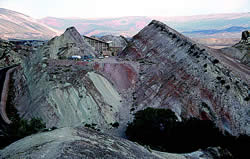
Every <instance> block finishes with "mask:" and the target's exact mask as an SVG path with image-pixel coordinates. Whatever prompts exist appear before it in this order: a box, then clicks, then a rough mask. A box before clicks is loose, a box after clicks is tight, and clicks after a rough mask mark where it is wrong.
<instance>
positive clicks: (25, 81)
mask: <svg viewBox="0 0 250 159" xmlns="http://www.w3.org/2000/svg"><path fill="white" fill-rule="evenodd" d="M78 37H79V38H78ZM68 44H70V45H71V46H72V47H65V48H64V47H63V46H65V45H68ZM60 48H64V50H63V53H62V54H63V56H66V55H67V56H69V55H74V54H77V55H86V54H87V53H93V52H92V51H93V50H91V48H89V47H88V45H85V41H83V40H82V38H80V35H79V33H77V32H76V30H75V29H74V28H69V29H67V30H66V32H65V33H64V34H63V35H61V36H60V37H56V38H54V39H52V40H51V41H49V42H48V43H47V44H45V45H44V46H43V47H41V48H40V49H39V50H38V51H37V52H35V53H34V54H33V55H31V56H29V57H28V58H27V59H26V60H25V61H24V62H23V63H22V65H21V66H20V67H19V68H18V69H17V70H18V71H16V72H15V73H14V77H13V78H14V79H15V83H14V86H15V90H14V92H16V93H15V97H14V101H13V103H15V106H16V108H17V109H18V112H19V114H20V116H21V117H24V118H26V119H29V118H32V117H40V118H42V120H43V121H44V122H46V125H47V127H53V126H55V127H65V126H75V125H79V124H82V125H84V124H90V125H94V126H95V127H96V129H101V130H103V131H106V130H107V131H108V130H109V129H110V128H113V127H112V124H114V123H116V122H118V123H119V124H120V126H119V128H121V129H125V127H126V124H127V118H130V114H129V110H130V108H128V107H126V105H124V104H125V101H123V99H124V95H126V92H131V89H133V87H134V86H135V82H136V79H137V74H138V73H137V72H138V71H137V70H138V68H137V67H134V66H133V64H134V63H135V62H119V61H117V60H115V59H113V60H112V59H108V60H96V61H92V62H85V61H75V60H58V54H57V52H58V50H60ZM130 94H131V93H130ZM127 114H128V115H127ZM123 133H124V131H123ZM119 134H120V133H119Z"/></svg>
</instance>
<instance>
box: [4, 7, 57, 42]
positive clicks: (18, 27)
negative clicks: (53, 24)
mask: <svg viewBox="0 0 250 159" xmlns="http://www.w3.org/2000/svg"><path fill="white" fill-rule="evenodd" d="M56 35H58V31H56V30H55V29H52V28H50V27H48V26H46V25H44V24H42V23H40V22H38V21H37V20H36V19H34V18H31V17H29V16H27V15H24V14H22V13H18V12H15V11H11V10H8V9H4V8H0V38H2V39H50V38H52V37H54V36H56Z"/></svg>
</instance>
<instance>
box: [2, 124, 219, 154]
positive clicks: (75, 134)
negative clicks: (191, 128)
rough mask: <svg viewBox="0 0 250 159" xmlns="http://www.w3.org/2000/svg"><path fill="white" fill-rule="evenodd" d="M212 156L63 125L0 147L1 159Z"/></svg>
mask: <svg viewBox="0 0 250 159" xmlns="http://www.w3.org/2000/svg"><path fill="white" fill-rule="evenodd" d="M213 154H215V153H214V152H213ZM213 156H214V155H213ZM213 156H212V153H209V152H206V151H204V152H203V151H196V152H193V153H190V154H170V153H165V152H158V151H153V150H151V149H150V148H146V147H143V146H141V145H139V144H136V143H133V142H131V141H128V140H125V139H122V138H118V137H113V136H110V135H106V134H102V133H99V132H96V131H94V130H91V129H86V128H81V127H77V128H70V127H65V128H61V129H57V130H54V131H51V132H44V133H40V134H36V135H32V136H29V137H26V138H24V139H21V140H19V141H17V142H15V143H13V144H11V145H9V146H8V147H6V148H5V149H3V150H0V158H5V159H16V158H22V159H28V158H36V159H42V158H46V159H63V158H65V159H71V158H72V159H82V158H91V159H92V158H93V159H103V158H116V159H135V158H136V159H190V158H202V159H209V158H212V157H213ZM218 157H219V155H218Z"/></svg>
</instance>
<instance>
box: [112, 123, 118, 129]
mask: <svg viewBox="0 0 250 159" xmlns="http://www.w3.org/2000/svg"><path fill="white" fill-rule="evenodd" d="M111 125H112V126H113V127H114V128H118V127H119V123H118V122H115V123H112V124H111Z"/></svg>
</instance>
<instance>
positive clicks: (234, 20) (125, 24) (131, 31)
mask: <svg viewBox="0 0 250 159" xmlns="http://www.w3.org/2000/svg"><path fill="white" fill-rule="evenodd" d="M152 19H156V20H160V21H162V22H164V23H166V24H167V25H169V26H170V27H172V28H174V29H175V30H177V31H179V32H181V33H183V34H185V35H187V36H189V37H193V38H223V39H225V38H239V39H240V36H241V32H242V31H243V30H247V29H250V12H249V13H232V14H211V15H197V16H183V17H180V16H179V17H144V16H133V17H120V18H101V19H100V18H99V19H83V18H55V17H46V18H43V19H38V20H36V19H33V18H31V17H29V16H27V15H24V14H22V13H18V12H15V11H11V10H7V9H3V8H0V38H5V39H9V38H17V39H50V38H51V37H53V36H55V35H58V34H59V33H62V32H64V31H65V29H66V28H68V27H71V26H75V27H76V29H77V30H78V31H79V32H80V33H81V34H84V35H88V36H92V35H94V36H103V35H110V34H112V35H124V36H127V37H132V36H133V35H135V34H136V33H137V32H138V31H139V30H141V29H142V28H143V27H145V26H146V25H147V24H148V23H149V22H150V21H151V20H152Z"/></svg>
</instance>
